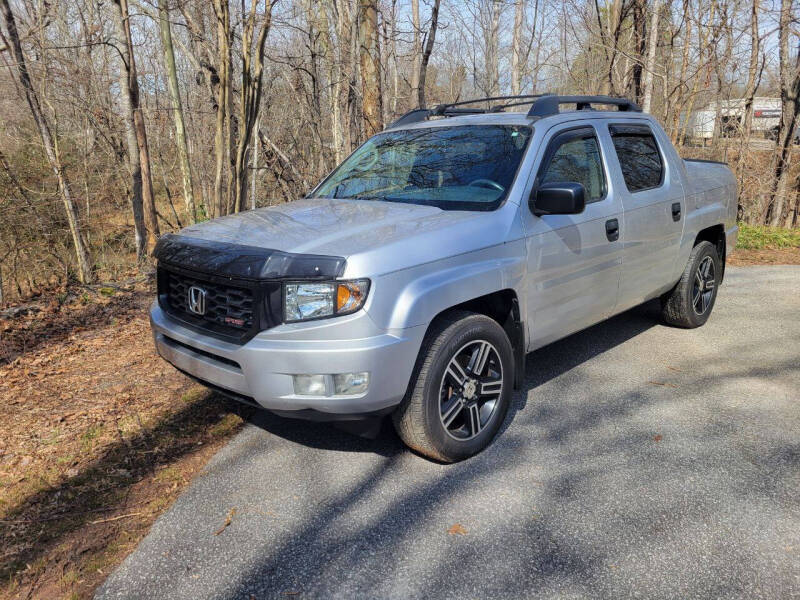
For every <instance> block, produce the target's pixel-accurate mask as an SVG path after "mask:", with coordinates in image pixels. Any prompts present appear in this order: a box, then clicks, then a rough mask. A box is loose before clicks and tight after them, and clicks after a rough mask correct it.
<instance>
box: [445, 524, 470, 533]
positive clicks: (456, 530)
mask: <svg viewBox="0 0 800 600" xmlns="http://www.w3.org/2000/svg"><path fill="white" fill-rule="evenodd" d="M447 533H449V534H450V535H467V530H466V528H465V527H464V526H463V525H462V524H461V523H456V524H455V525H453V526H452V527H451V528H450V529H448V530H447Z"/></svg>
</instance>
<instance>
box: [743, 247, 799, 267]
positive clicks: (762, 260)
mask: <svg viewBox="0 0 800 600" xmlns="http://www.w3.org/2000/svg"><path fill="white" fill-rule="evenodd" d="M728 264H729V265H734V266H737V267H747V266H753V265H800V248H761V249H758V250H743V249H741V248H737V249H736V250H735V251H734V252H733V254H731V256H729V257H728Z"/></svg>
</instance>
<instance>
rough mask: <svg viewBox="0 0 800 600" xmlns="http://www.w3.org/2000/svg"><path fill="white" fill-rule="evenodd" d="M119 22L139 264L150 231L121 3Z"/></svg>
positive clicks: (121, 81) (122, 95)
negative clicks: (145, 210) (145, 211)
mask: <svg viewBox="0 0 800 600" xmlns="http://www.w3.org/2000/svg"><path fill="white" fill-rule="evenodd" d="M114 6H115V7H116V9H117V10H116V15H115V16H116V18H115V19H114V23H115V25H116V29H117V38H118V39H117V40H116V49H117V51H118V54H119V57H120V61H121V64H120V68H119V89H120V103H121V104H122V112H123V116H122V122H123V123H124V126H125V138H126V148H127V151H128V164H127V167H128V173H129V174H130V177H131V186H130V191H129V202H130V205H131V212H132V214H133V231H134V242H135V244H136V256H137V257H138V258H139V260H140V261H142V260H144V259H145V258H146V257H147V228H146V226H145V222H144V201H143V187H144V181H143V179H144V178H143V176H142V160H141V157H140V156H139V142H138V141H137V140H136V123H135V121H134V117H133V114H134V110H135V109H134V104H133V95H134V93H133V92H132V91H131V88H132V85H133V86H135V85H136V84H135V83H134V84H132V83H131V78H132V77H133V78H134V81H135V78H136V75H135V72H134V73H132V72H131V65H132V62H131V55H130V53H129V48H128V44H127V41H126V39H127V36H126V34H125V22H126V20H127V6H126V8H125V11H126V12H125V14H124V15H123V13H122V10H123V7H122V5H121V3H119V2H115V4H114Z"/></svg>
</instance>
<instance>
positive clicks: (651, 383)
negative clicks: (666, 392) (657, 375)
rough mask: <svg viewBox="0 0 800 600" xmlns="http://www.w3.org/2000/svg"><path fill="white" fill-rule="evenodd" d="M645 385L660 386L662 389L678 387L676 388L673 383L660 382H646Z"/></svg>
mask: <svg viewBox="0 0 800 600" xmlns="http://www.w3.org/2000/svg"><path fill="white" fill-rule="evenodd" d="M647 383H649V384H650V385H660V386H662V387H671V388H676V387H678V386H677V385H675V384H674V383H662V382H660V381H648V382H647Z"/></svg>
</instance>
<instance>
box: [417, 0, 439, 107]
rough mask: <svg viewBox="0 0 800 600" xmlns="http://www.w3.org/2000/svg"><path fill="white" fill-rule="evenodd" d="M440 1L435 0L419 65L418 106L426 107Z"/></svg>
mask: <svg viewBox="0 0 800 600" xmlns="http://www.w3.org/2000/svg"><path fill="white" fill-rule="evenodd" d="M439 3H440V0H434V3H433V9H432V10H431V29H430V31H429V32H428V39H427V41H426V42H425V51H424V52H423V53H422V62H421V63H420V66H419V95H418V96H417V100H418V102H417V106H419V107H420V108H425V82H426V81H427V79H428V61H429V60H430V59H431V52H433V44H434V42H435V40H436V28H437V27H438V26H439Z"/></svg>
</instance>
